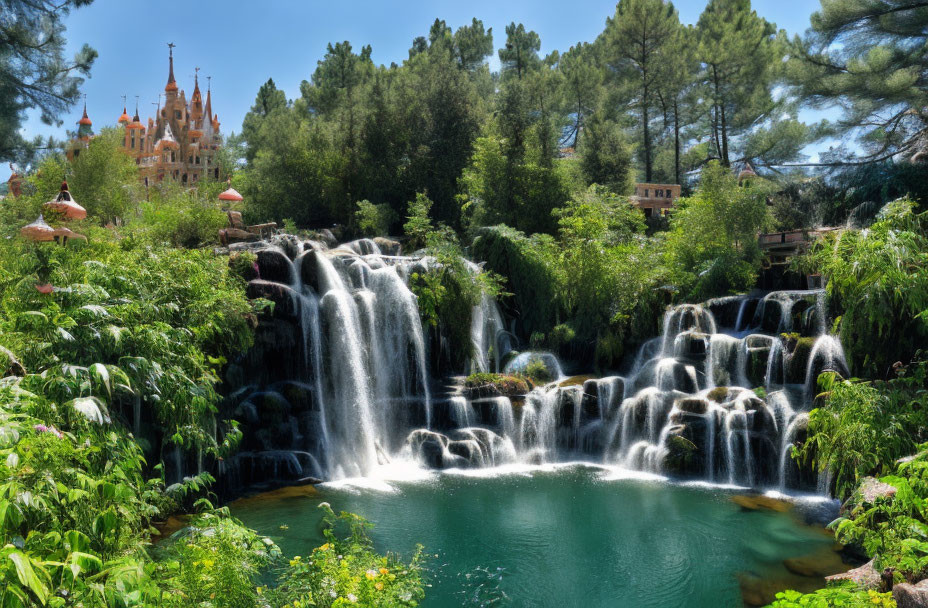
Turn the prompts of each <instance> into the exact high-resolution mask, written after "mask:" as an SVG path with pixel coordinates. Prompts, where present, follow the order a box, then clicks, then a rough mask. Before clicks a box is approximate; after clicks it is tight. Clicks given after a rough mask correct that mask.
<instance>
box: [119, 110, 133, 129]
mask: <svg viewBox="0 0 928 608" xmlns="http://www.w3.org/2000/svg"><path fill="white" fill-rule="evenodd" d="M116 122H118V123H119V124H121V125H127V124H129V123H130V122H132V118H130V117H129V114H128V113H126V106H123V107H122V114H121V115H120V116H119V118H118V119H117V120H116Z"/></svg>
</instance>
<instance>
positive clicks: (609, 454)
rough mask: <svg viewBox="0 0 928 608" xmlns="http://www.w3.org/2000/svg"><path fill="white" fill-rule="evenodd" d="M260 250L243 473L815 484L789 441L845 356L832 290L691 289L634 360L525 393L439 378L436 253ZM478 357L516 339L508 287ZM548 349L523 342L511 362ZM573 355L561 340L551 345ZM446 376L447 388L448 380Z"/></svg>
mask: <svg viewBox="0 0 928 608" xmlns="http://www.w3.org/2000/svg"><path fill="white" fill-rule="evenodd" d="M263 247H264V248H262V249H260V250H258V251H257V255H258V261H257V266H258V269H259V274H260V276H259V278H257V279H255V280H253V281H251V282H250V283H249V295H250V296H251V297H265V298H268V299H270V300H272V301H273V302H275V308H274V311H273V314H272V315H271V317H270V318H267V319H263V320H262V321H261V322H262V324H263V325H262V327H261V328H259V331H258V340H257V342H258V344H257V345H256V348H255V349H254V350H253V353H252V355H251V356H250V358H246V360H244V361H242V362H240V363H239V364H238V365H237V366H236V373H233V374H230V375H231V376H235V377H236V381H235V382H234V383H233V384H237V385H238V387H239V388H238V390H235V391H234V392H230V397H229V402H230V407H231V408H232V409H233V412H234V415H235V417H237V419H239V420H241V421H242V423H243V425H244V427H245V429H244V430H245V441H244V443H243V448H242V451H241V453H240V454H239V455H238V456H236V458H235V459H234V462H233V463H230V464H227V465H226V467H225V474H226V475H227V476H229V477H230V478H231V479H232V480H233V483H235V482H238V483H240V484H242V485H248V484H252V483H256V482H261V481H277V482H281V481H286V480H294V479H299V478H301V477H310V476H311V477H318V478H323V479H337V478H342V477H354V476H366V475H370V474H371V473H372V472H373V471H374V470H375V469H377V467H379V466H381V465H385V464H387V463H389V462H395V461H404V462H415V463H417V464H418V465H419V466H425V467H429V468H435V469H446V468H451V467H456V468H474V467H489V466H497V465H501V464H511V463H524V464H541V463H551V462H559V461H569V460H584V461H593V462H600V463H603V464H609V465H620V466H623V467H626V468H629V469H634V470H640V471H648V472H654V473H663V474H671V475H679V476H685V477H690V478H696V479H702V480H705V481H710V482H715V483H723V484H737V485H744V486H758V487H779V488H783V489H786V488H800V487H802V488H814V487H815V479H814V478H810V473H809V472H808V471H801V470H800V469H799V468H798V467H797V466H796V465H795V463H794V462H793V461H792V460H791V459H790V458H789V450H790V448H791V446H793V445H794V444H795V443H797V442H801V441H802V440H803V438H804V436H805V432H806V426H807V420H808V416H807V415H806V414H805V413H804V412H805V411H807V410H808V409H810V406H811V402H812V397H813V391H814V387H815V378H816V377H817V375H818V373H820V372H821V371H822V370H826V369H832V370H836V371H839V372H841V373H844V374H846V373H847V369H846V364H845V362H844V358H843V354H842V351H841V345H840V343H839V342H838V341H837V340H836V339H835V338H834V337H832V336H829V335H827V334H826V333H825V327H826V325H827V324H826V319H825V307H824V293H823V292H822V291H793V292H772V293H769V294H767V295H766V296H764V297H761V298H758V297H748V296H735V297H729V298H721V299H717V300H712V301H709V302H706V303H704V304H702V305H693V304H686V305H681V306H677V307H675V308H673V309H671V310H668V312H667V313H666V315H665V319H664V324H663V332H662V335H661V336H659V337H657V338H654V339H653V340H650V341H648V342H646V343H645V344H643V345H642V346H641V348H640V350H639V352H638V354H637V356H636V357H635V359H634V362H633V363H632V364H631V366H630V369H629V370H628V371H627V373H625V374H623V375H616V376H610V377H605V378H591V377H586V376H584V377H574V378H565V377H563V376H562V377H561V378H559V379H558V380H557V381H554V382H551V383H549V384H548V385H546V386H542V387H537V388H535V389H533V390H531V391H530V392H529V393H528V394H525V395H519V396H514V397H509V396H502V395H498V394H494V395H489V396H487V395H485V394H484V395H479V396H478V395H476V394H470V393H468V392H467V391H465V390H463V389H462V388H461V386H460V384H455V383H453V382H452V383H451V385H450V386H444V387H442V386H440V384H439V383H436V382H435V381H434V380H431V379H430V373H429V369H428V361H429V359H428V357H427V353H426V343H427V342H426V340H425V339H424V335H423V329H422V325H421V322H420V320H419V313H418V309H417V304H416V298H415V296H414V295H413V294H412V292H411V291H410V290H409V288H408V287H407V280H408V277H409V276H410V274H411V273H413V272H416V271H417V270H418V271H421V270H425V269H426V268H427V267H428V264H429V263H432V262H431V261H430V260H429V259H428V258H416V257H403V256H399V255H384V254H382V253H381V251H380V249H379V248H378V246H377V244H375V243H374V242H372V241H370V240H367V239H365V240H362V241H356V242H354V243H349V244H347V245H342V246H340V247H338V248H335V249H331V250H328V249H326V248H325V247H324V246H321V245H320V244H318V243H313V242H306V243H301V242H299V241H297V240H294V239H281V240H280V241H279V242H278V243H277V244H276V245H274V246H268V245H266V244H265V245H264V246H263ZM471 339H472V342H473V344H474V347H475V350H476V352H477V355H476V357H475V358H474V360H473V361H472V362H471V364H470V366H469V367H470V370H471V371H474V370H481V371H492V370H499V369H500V368H501V367H502V362H503V361H504V360H505V359H506V353H507V351H508V350H510V349H511V347H512V338H511V336H510V335H509V334H508V332H506V331H505V330H504V324H503V319H502V316H501V315H500V313H499V309H498V308H497V306H496V304H495V302H493V301H492V300H491V299H489V298H485V299H484V300H483V301H482V302H481V303H480V304H479V305H478V306H477V307H476V309H475V311H474V315H473V323H472V327H471ZM532 357H533V355H531V354H528V353H522V354H520V355H519V356H517V357H510V358H509V359H510V361H509V365H508V366H507V370H512V369H518V368H519V366H520V365H521V366H524V365H525V364H526V363H527V361H528V360H531V358H532ZM541 358H542V359H543V362H544V363H545V365H546V367H547V368H548V369H549V370H551V369H553V370H555V373H556V374H559V373H560V371H559V370H560V368H559V367H558V363H557V361H556V359H555V358H554V357H552V356H551V355H544V356H542V357H541ZM436 386H439V388H438V389H436V388H435V387H436Z"/></svg>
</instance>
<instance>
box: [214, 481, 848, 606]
mask: <svg viewBox="0 0 928 608" xmlns="http://www.w3.org/2000/svg"><path fill="white" fill-rule="evenodd" d="M735 493H736V492H735V491H733V490H732V489H724V488H718V487H714V488H713V487H708V486H705V485H680V484H673V483H668V482H666V481H665V480H660V479H657V478H654V477H649V476H647V475H643V474H640V473H637V474H625V473H623V472H620V471H616V470H614V469H613V470H610V469H603V468H596V467H589V466H551V467H546V468H535V469H525V468H524V469H512V470H508V471H505V470H503V471H500V470H498V469H497V470H495V471H486V470H481V471H462V472H460V473H457V474H456V473H454V472H450V473H449V472H446V473H443V474H423V475H422V477H421V478H419V479H416V480H408V481H405V482H390V483H389V484H388V483H382V482H376V483H372V482H368V481H366V480H365V481H364V482H363V483H360V484H357V485H355V484H352V483H341V484H337V485H331V484H325V485H322V486H319V487H317V489H316V490H315V491H312V490H310V491H308V492H307V491H301V492H284V493H281V494H277V495H276V496H275V495H273V494H271V495H264V496H259V497H255V498H251V499H245V500H242V501H238V502H237V503H233V505H232V512H233V514H234V515H236V516H237V517H239V518H241V519H242V520H243V521H244V522H245V523H246V524H247V525H249V526H251V527H253V528H255V529H257V530H258V531H259V532H261V533H262V534H266V535H269V536H270V537H271V538H273V539H274V540H276V541H277V542H278V543H279V544H280V545H281V547H282V549H283V550H284V552H285V553H286V554H287V555H291V556H292V555H306V554H308V553H309V552H310V551H311V550H312V548H313V547H316V546H318V545H320V544H321V543H322V542H323V541H322V536H321V533H320V529H319V523H320V511H319V510H318V509H317V508H315V506H316V505H317V504H318V503H319V502H322V501H328V502H329V503H330V504H331V505H332V507H333V508H334V509H335V510H336V511H339V510H347V511H353V512H356V513H359V514H361V515H363V516H364V517H366V518H367V519H369V520H370V521H371V522H373V523H374V524H375V528H374V530H373V538H374V541H375V544H376V546H377V548H378V549H379V550H381V551H385V550H390V551H394V552H399V553H401V554H402V555H404V556H408V555H409V554H410V553H411V552H412V550H413V547H414V545H415V544H416V543H422V544H423V545H425V547H426V552H427V553H428V555H429V561H428V564H429V582H430V584H431V588H430V589H428V596H427V599H426V601H425V602H424V603H423V606H424V607H425V608H445V607H448V608H450V607H460V606H526V607H529V606H530V607H549V606H550V607H552V608H553V607H566V606H583V607H589V608H593V607H600V606H603V607H606V606H608V607H616V606H620V607H624V606H628V607H647V606H655V607H656V606H659V607H675V606H681V607H682V606H686V607H687V608H700V607H706V608H709V607H711V608H718V607H724V606H743V605H744V599H743V597H747V596H746V595H745V596H743V595H742V585H743V584H747V585H749V586H750V584H751V582H752V581H753V582H754V583H755V586H756V583H758V582H761V583H763V582H767V583H768V587H769V586H770V584H772V585H773V586H774V587H777V586H778V587H779V588H781V589H782V586H783V585H790V586H794V587H797V586H799V587H807V588H808V587H812V588H814V587H816V586H820V585H821V579H812V578H807V577H801V578H799V579H798V580H796V579H790V578H789V576H790V575H789V573H788V572H787V570H786V569H785V568H784V566H783V560H784V559H785V558H795V557H803V556H809V555H812V556H822V557H821V559H822V560H823V561H828V560H829V559H831V560H832V561H833V559H834V554H833V552H832V544H833V540H832V539H831V538H830V537H829V536H828V535H827V534H825V533H823V531H822V529H821V528H820V527H815V526H811V525H807V524H805V523H804V522H803V521H802V518H801V517H800V516H799V515H798V514H797V513H796V512H795V511H791V512H786V513H783V512H775V511H771V510H746V509H743V508H742V507H740V506H738V505H737V504H735V503H734V502H732V500H731V499H732V496H733V495H734V494H735ZM816 508H817V509H819V511H822V510H824V511H827V510H828V509H830V508H832V507H831V506H830V505H829V506H824V505H823V504H821V503H820V504H819V506H818V507H816ZM827 515H828V514H827V513H824V514H822V516H823V517H827ZM282 526H286V528H283V527H282ZM829 554H830V555H831V557H829ZM815 559H817V558H813V561H815ZM746 581H747V582H746ZM771 581H772V583H770V582H771Z"/></svg>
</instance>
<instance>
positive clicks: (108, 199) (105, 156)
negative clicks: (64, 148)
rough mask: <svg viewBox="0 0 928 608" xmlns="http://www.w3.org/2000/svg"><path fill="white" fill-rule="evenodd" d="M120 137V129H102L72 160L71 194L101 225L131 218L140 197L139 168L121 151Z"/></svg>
mask: <svg viewBox="0 0 928 608" xmlns="http://www.w3.org/2000/svg"><path fill="white" fill-rule="evenodd" d="M123 137H124V132H123V131H122V130H119V129H103V130H102V131H101V132H100V133H99V134H98V135H97V136H96V137H94V138H93V139H91V140H90V141H89V142H88V144H87V148H85V149H82V150H80V154H79V155H78V156H77V158H75V159H74V162H72V163H71V167H70V173H71V174H70V176H69V178H68V185H69V186H70V189H71V193H72V194H73V195H74V198H75V200H77V202H78V203H80V204H81V206H83V207H84V208H86V209H87V215H88V216H93V217H94V218H96V219H97V221H99V222H100V223H101V224H105V223H107V222H115V221H117V220H123V221H125V220H128V219H130V217H131V214H132V212H134V211H135V204H136V202H137V201H138V200H139V199H140V198H141V186H140V185H139V183H138V167H137V166H136V164H135V162H133V160H132V158H131V157H130V156H128V155H127V154H126V153H125V152H123V149H122V144H123Z"/></svg>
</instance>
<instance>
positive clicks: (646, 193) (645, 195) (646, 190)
mask: <svg viewBox="0 0 928 608" xmlns="http://www.w3.org/2000/svg"><path fill="white" fill-rule="evenodd" d="M650 191H651V189H650V188H645V189H644V197H645V198H648V193H649V192H650Z"/></svg>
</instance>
